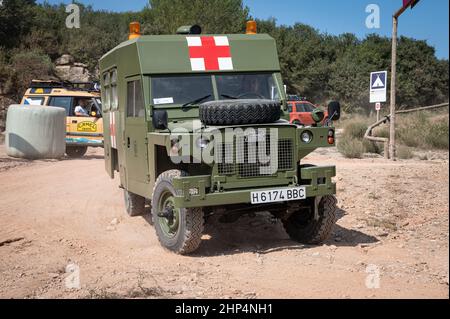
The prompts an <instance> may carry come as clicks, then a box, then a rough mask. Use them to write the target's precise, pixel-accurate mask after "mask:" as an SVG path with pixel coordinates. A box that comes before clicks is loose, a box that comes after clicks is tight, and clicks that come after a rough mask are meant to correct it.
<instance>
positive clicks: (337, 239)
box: [334, 236, 342, 243]
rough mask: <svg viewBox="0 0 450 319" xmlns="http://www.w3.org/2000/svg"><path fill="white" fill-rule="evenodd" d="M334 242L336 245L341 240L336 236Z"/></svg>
mask: <svg viewBox="0 0 450 319" xmlns="http://www.w3.org/2000/svg"><path fill="white" fill-rule="evenodd" d="M334 241H335V242H337V243H339V242H341V241H342V238H341V237H339V236H336V237H335V238H334Z"/></svg>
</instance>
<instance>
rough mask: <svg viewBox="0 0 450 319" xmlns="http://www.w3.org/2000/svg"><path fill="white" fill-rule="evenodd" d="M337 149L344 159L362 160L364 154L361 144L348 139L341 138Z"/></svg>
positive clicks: (355, 140)
mask: <svg viewBox="0 0 450 319" xmlns="http://www.w3.org/2000/svg"><path fill="white" fill-rule="evenodd" d="M337 149H338V151H339V152H340V153H341V154H342V155H344V157H346V158H362V156H363V154H364V153H365V148H364V145H363V142H362V141H360V140H357V139H354V138H350V137H345V138H341V139H340V140H339V141H338V143H337Z"/></svg>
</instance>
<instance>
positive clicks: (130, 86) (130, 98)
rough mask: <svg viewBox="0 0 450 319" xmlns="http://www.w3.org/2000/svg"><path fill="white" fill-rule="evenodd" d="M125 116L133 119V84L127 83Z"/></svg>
mask: <svg viewBox="0 0 450 319" xmlns="http://www.w3.org/2000/svg"><path fill="white" fill-rule="evenodd" d="M127 116H128V117H134V82H133V81H132V82H128V83H127Z"/></svg>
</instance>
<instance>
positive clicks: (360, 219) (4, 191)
mask: <svg viewBox="0 0 450 319" xmlns="http://www.w3.org/2000/svg"><path fill="white" fill-rule="evenodd" d="M443 157H444V159H440V160H434V161H417V160H410V161H399V162H396V163H391V162H387V161H385V160H383V159H365V160H345V159H343V158H341V157H340V156H339V155H337V154H336V153H335V152H334V151H333V150H331V151H319V152H317V153H315V154H314V155H311V156H310V157H309V158H308V161H309V162H311V163H317V164H327V163H330V164H331V163H336V164H337V166H338V177H337V181H338V183H339V186H338V192H339V194H338V198H339V206H340V208H341V211H340V213H339V218H340V219H339V221H338V225H337V226H336V228H335V230H334V234H333V236H332V238H330V240H329V241H328V242H327V243H326V245H324V246H321V247H309V246H302V245H298V244H296V243H294V242H292V241H291V240H289V239H288V237H287V236H286V234H285V233H284V231H283V229H282V227H281V226H280V224H279V223H277V224H271V223H270V222H269V220H268V218H267V216H266V215H264V214H258V215H257V217H256V218H254V219H250V218H244V219H241V220H239V221H238V222H236V223H234V224H220V223H218V222H213V223H212V224H211V225H208V227H207V234H206V235H205V236H204V241H203V243H202V246H201V248H200V250H199V251H198V252H197V253H196V254H195V255H193V256H190V257H181V256H177V255H174V254H172V253H169V252H167V251H165V250H163V249H162V248H161V247H160V245H159V244H158V240H157V239H156V236H155V232H154V230H153V229H152V227H151V226H150V225H149V224H148V223H147V222H146V221H145V220H144V219H143V218H140V217H138V218H129V217H127V216H126V214H125V212H124V208H123V202H122V192H121V190H120V189H119V188H118V181H117V179H116V180H115V181H111V180H110V179H109V178H108V177H107V175H106V173H104V169H103V159H102V157H101V153H95V152H94V151H90V153H89V154H88V156H87V157H86V158H85V159H82V160H63V161H47V162H46V161H38V162H27V161H16V160H12V159H8V158H6V156H5V155H4V148H3V146H0V185H1V190H0V297H1V298H110V297H119V298H121V297H124V298H141V297H149V298H196V297H199V298H320V297H325V298H333V297H337V298H400V297H406V298H412V297H418V298H431V297H437V298H448V296H449V290H448V289H449V288H448V266H449V264H448V258H449V254H448V240H449V229H448V216H449V214H448V203H449V197H448V191H449V172H448V154H443ZM374 174H375V175H374ZM375 176H377V177H376V178H375ZM71 263H75V264H77V265H78V266H79V267H80V280H81V289H78V290H72V289H67V288H66V287H65V278H66V277H67V276H68V275H67V274H66V273H65V268H66V266H67V265H68V264H71ZM368 266H369V267H368ZM374 271H375V272H376V271H379V273H380V288H379V289H368V288H367V287H366V279H367V276H368V275H369V278H370V276H371V275H372V274H374Z"/></svg>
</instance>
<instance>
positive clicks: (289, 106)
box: [288, 103, 292, 113]
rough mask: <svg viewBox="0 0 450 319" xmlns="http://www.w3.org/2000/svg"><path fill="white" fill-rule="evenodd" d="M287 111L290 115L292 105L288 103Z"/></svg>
mask: <svg viewBox="0 0 450 319" xmlns="http://www.w3.org/2000/svg"><path fill="white" fill-rule="evenodd" d="M288 111H289V113H292V103H288Z"/></svg>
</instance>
